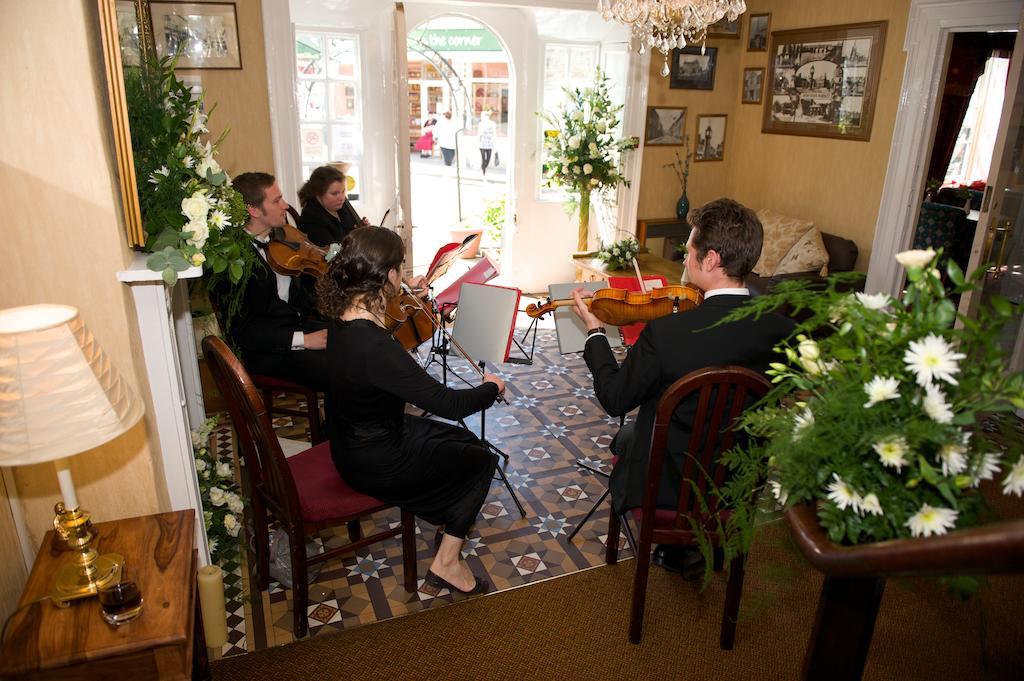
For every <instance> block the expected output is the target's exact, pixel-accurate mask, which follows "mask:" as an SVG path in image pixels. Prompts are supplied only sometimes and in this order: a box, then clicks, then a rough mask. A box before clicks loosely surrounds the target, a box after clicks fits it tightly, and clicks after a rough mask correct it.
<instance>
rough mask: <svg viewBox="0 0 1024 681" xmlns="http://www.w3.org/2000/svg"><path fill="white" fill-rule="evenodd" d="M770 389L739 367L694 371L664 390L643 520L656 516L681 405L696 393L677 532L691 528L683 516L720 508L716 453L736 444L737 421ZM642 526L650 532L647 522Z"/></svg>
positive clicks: (708, 514) (722, 477) (705, 515)
mask: <svg viewBox="0 0 1024 681" xmlns="http://www.w3.org/2000/svg"><path fill="white" fill-rule="evenodd" d="M770 389H771V383H769V382H768V379H766V378H765V377H764V376H762V375H761V374H759V373H757V372H756V371H752V370H750V369H746V368H743V367H739V366H724V367H707V368H704V369H698V370H696V371H691V372H690V373H688V374H686V375H685V376H683V377H682V378H680V379H679V380H677V381H676V382H675V383H673V384H672V385H671V386H669V388H668V390H666V391H665V393H664V394H663V395H662V396H661V399H660V400H659V401H658V410H657V413H656V414H655V421H654V432H653V436H652V438H651V452H650V463H649V467H648V471H647V488H646V491H645V494H644V501H643V506H642V508H643V518H644V519H645V520H646V519H648V518H652V519H653V518H654V517H655V510H656V505H657V496H658V489H659V486H660V481H661V476H662V471H663V469H664V464H665V457H666V456H667V453H668V436H669V428H670V426H671V424H672V421H673V420H674V419H675V418H676V415H677V412H678V411H679V407H680V405H681V404H682V403H683V402H684V401H685V400H687V399H688V398H691V396H693V395H694V394H696V408H695V411H694V416H693V421H692V426H691V428H692V429H691V431H690V438H689V442H688V444H687V448H686V456H685V462H684V464H683V471H682V472H683V475H682V480H681V482H680V487H679V502H678V504H677V507H676V517H675V520H674V527H673V530H675V531H677V532H682V533H688V532H689V531H690V530H691V528H692V525H691V524H690V520H689V519H688V517H696V518H702V519H703V521H707V520H709V519H713V518H714V517H715V515H716V514H717V513H718V511H719V510H720V509H719V495H717V494H715V491H716V490H717V489H719V488H721V487H722V485H724V484H725V481H726V477H727V475H728V469H727V467H726V466H725V465H723V464H721V463H720V461H719V458H720V455H721V454H722V453H723V452H726V451H728V450H729V449H731V448H732V446H733V445H734V444H736V433H735V430H734V426H735V423H736V419H737V418H738V417H739V416H740V414H741V413H742V412H743V410H744V409H746V408H747V407H748V406H750V405H751V404H753V403H754V402H756V401H757V400H759V399H761V398H762V397H764V396H765V395H766V394H767V393H768V391H769V390H770ZM643 525H645V526H647V527H648V529H649V528H650V525H651V523H648V522H645V523H643ZM660 525H661V523H659V526H660ZM658 529H659V530H661V529H662V528H661V527H659V528H658ZM641 533H643V528H642V529H641ZM659 534H660V532H659Z"/></svg>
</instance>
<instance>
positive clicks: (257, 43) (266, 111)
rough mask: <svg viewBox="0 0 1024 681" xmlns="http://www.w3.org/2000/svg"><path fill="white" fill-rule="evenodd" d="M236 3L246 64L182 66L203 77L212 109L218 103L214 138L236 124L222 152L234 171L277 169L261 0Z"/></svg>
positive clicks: (213, 122)
mask: <svg viewBox="0 0 1024 681" xmlns="http://www.w3.org/2000/svg"><path fill="white" fill-rule="evenodd" d="M282 1H284V0H282ZM235 5H236V13H237V17H238V34H239V46H240V48H241V50H242V69H241V70H238V69H223V70H221V69H217V70H212V69H179V70H178V74H179V75H186V74H187V75H193V76H199V77H200V78H202V81H203V87H204V88H206V110H207V111H209V110H210V107H212V106H213V105H216V107H217V108H216V110H215V111H214V112H213V115H212V117H211V118H210V124H209V128H210V135H211V138H212V139H214V140H216V139H217V138H218V137H219V136H220V134H221V132H223V131H224V129H225V128H230V131H229V132H228V136H227V138H225V140H224V142H223V143H222V144H221V146H220V154H218V157H217V160H218V162H219V163H220V165H221V166H222V167H223V168H224V170H226V171H227V172H228V175H231V176H234V175H237V174H239V173H243V172H246V171H250V170H262V171H264V172H268V173H273V172H274V152H273V149H272V147H271V141H270V103H269V97H268V95H267V66H266V53H265V51H264V49H263V14H262V12H261V11H260V0H235Z"/></svg>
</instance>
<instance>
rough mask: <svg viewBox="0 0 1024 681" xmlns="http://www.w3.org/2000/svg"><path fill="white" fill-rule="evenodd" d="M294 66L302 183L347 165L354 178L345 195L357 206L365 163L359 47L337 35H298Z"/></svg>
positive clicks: (303, 32)
mask: <svg viewBox="0 0 1024 681" xmlns="http://www.w3.org/2000/svg"><path fill="white" fill-rule="evenodd" d="M295 65H296V68H297V74H296V75H297V78H296V92H295V95H296V99H297V101H298V107H299V138H300V147H301V153H302V177H303V181H305V179H306V178H308V177H309V174H310V173H311V172H313V169H314V168H316V167H317V166H321V165H324V164H325V163H328V162H336V161H345V162H347V163H349V164H350V166H349V168H348V175H349V176H350V177H351V178H352V180H349V183H348V184H349V187H352V188H351V189H350V190H349V194H348V195H349V198H350V199H352V200H357V199H358V198H359V190H360V186H359V168H360V166H361V165H362V159H363V125H362V115H361V112H360V107H359V102H360V96H359V88H360V83H359V41H358V39H357V38H356V37H355V36H351V35H344V34H340V33H331V32H326V31H308V30H297V31H296V32H295ZM353 181H355V182H354V186H353Z"/></svg>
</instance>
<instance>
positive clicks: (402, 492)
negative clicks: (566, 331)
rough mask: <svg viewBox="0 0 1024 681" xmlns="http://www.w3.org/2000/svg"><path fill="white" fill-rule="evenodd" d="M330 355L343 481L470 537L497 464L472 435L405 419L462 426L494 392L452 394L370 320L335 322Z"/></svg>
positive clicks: (490, 387)
mask: <svg viewBox="0 0 1024 681" xmlns="http://www.w3.org/2000/svg"><path fill="white" fill-rule="evenodd" d="M327 354H328V367H329V376H330V384H331V388H332V390H333V394H334V395H335V400H334V409H333V412H332V414H331V418H332V419H333V421H332V424H331V425H332V435H331V456H332V457H333V459H334V465H335V466H337V468H338V471H339V472H340V473H341V475H342V477H343V478H345V481H346V482H348V484H350V485H351V486H352V487H353V488H354V489H356V490H358V491H360V492H363V493H364V494H369V495H371V496H374V497H376V498H378V499H380V500H381V501H384V502H386V503H389V504H395V505H397V506H400V507H402V508H403V509H405V510H408V511H412V512H413V513H414V514H416V515H417V516H419V517H421V518H423V519H424V520H426V521H428V522H430V523H432V524H435V525H442V524H443V525H445V533H446V534H450V535H453V536H456V537H465V533H466V532H467V531H468V530H469V527H470V526H471V525H472V523H473V521H474V520H475V519H476V516H477V514H478V513H479V511H480V507H481V506H482V505H483V501H484V499H485V498H486V496H487V491H488V488H489V487H490V482H491V477H492V476H493V475H494V467H495V465H496V457H495V456H494V454H492V453H491V452H490V451H489V450H488V449H487V448H486V447H485V446H484V445H482V444H481V442H480V440H479V439H477V437H476V436H475V435H474V434H473V433H471V432H469V431H467V430H465V429H463V428H459V427H457V426H454V425H451V424H447V423H441V422H439V421H434V420H431V419H427V418H422V417H419V416H413V415H410V414H406V413H405V405H406V402H409V403H411V404H413V405H415V406H417V407H420V408H422V409H425V410H427V411H429V412H430V413H432V414H436V415H437V416H440V417H442V418H446V419H459V418H464V417H466V416H469V415H470V414H473V413H475V412H478V411H480V410H481V409H485V408H487V407H489V406H490V405H491V404H493V403H494V400H495V399H496V398H497V396H498V390H497V386H496V385H494V384H493V383H484V384H483V385H480V386H477V387H475V388H469V389H465V390H453V389H451V388H446V387H445V386H443V385H442V384H441V383H439V382H438V381H436V380H434V379H433V378H432V377H431V376H430V375H429V374H427V372H426V371H424V370H423V368H422V367H421V366H420V365H419V364H418V363H417V362H416V360H415V359H413V357H412V356H411V355H409V353H407V352H406V351H405V350H403V349H402V346H401V345H399V344H398V342H397V341H395V340H394V339H393V338H391V336H390V335H388V333H387V332H386V331H385V330H384V329H382V328H380V327H379V326H377V325H376V324H374V323H373V322H370V321H368V320H363V319H357V320H353V321H349V322H345V321H342V322H337V323H335V324H332V325H331V327H330V331H329V332H328V340H327Z"/></svg>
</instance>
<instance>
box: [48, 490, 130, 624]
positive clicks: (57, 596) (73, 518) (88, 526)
mask: <svg viewBox="0 0 1024 681" xmlns="http://www.w3.org/2000/svg"><path fill="white" fill-rule="evenodd" d="M53 510H54V511H56V513H57V517H55V518H54V519H53V527H54V529H55V530H56V531H57V534H58V536H60V538H61V539H63V540H64V542H66V544H67V546H68V548H69V549H70V550H71V551H73V552H74V553H75V556H74V559H73V560H72V562H68V563H65V564H64V565H62V566H61V567H60V569H59V570H58V571H57V579H56V581H55V582H54V584H53V591H51V592H50V598H51V600H53V602H54V603H56V604H57V605H58V606H60V607H62V608H63V607H67V605H68V603H69V602H70V601H73V600H76V599H79V598H88V597H89V596H95V595H96V593H97V592H98V591H99V590H100V589H102V588H103V587H105V586H108V585H111V584H117V583H118V582H119V581H121V567H122V566H123V565H124V556H122V555H120V554H117V553H107V554H104V555H102V556H101V555H99V554H97V553H96V550H95V549H93V548H92V547H91V546H90V544H92V543H93V541H95V539H96V532H95V530H93V529H92V523H91V522H90V521H89V512H88V511H83V510H82V509H80V508H77V507H76V508H72V509H68V508H66V507H65V506H64V504H63V503H58V504H57V505H56V506H55V507H54V509H53Z"/></svg>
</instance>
